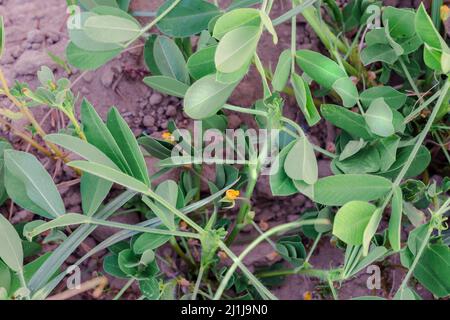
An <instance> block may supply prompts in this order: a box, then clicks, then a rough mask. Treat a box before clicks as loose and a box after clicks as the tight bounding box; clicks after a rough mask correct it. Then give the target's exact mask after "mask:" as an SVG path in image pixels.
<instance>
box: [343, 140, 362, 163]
mask: <svg viewBox="0 0 450 320" xmlns="http://www.w3.org/2000/svg"><path fill="white" fill-rule="evenodd" d="M366 145H367V142H365V141H364V140H363V139H359V140H351V141H349V142H348V143H347V144H346V145H345V148H344V150H342V152H341V153H340V154H339V161H344V160H345V159H347V158H350V157H351V156H354V155H355V154H357V153H358V152H359V151H360V150H361V149H362V148H364V147H365V146H366Z"/></svg>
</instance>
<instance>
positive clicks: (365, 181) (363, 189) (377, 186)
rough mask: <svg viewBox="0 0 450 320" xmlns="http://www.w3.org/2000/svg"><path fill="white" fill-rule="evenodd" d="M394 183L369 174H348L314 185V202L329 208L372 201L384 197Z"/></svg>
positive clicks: (329, 178)
mask: <svg viewBox="0 0 450 320" xmlns="http://www.w3.org/2000/svg"><path fill="white" fill-rule="evenodd" d="M391 186H392V183H391V181H389V180H388V179H386V178H383V177H378V176H374V175H369V174H346V175H336V176H329V177H325V178H321V179H319V180H317V182H316V184H315V185H314V201H316V202H317V203H320V204H324V205H327V206H342V205H344V204H346V203H347V202H349V201H355V200H359V201H372V200H377V199H379V198H381V197H383V196H384V195H385V194H386V193H387V192H389V190H390V189H391Z"/></svg>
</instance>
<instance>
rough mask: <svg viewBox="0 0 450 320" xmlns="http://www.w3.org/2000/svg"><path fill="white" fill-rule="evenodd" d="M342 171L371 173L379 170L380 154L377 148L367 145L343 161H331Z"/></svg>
mask: <svg viewBox="0 0 450 320" xmlns="http://www.w3.org/2000/svg"><path fill="white" fill-rule="evenodd" d="M332 164H335V165H336V167H337V168H338V169H339V170H341V171H342V172H344V173H372V172H378V171H380V155H379V153H378V151H377V149H375V148H373V147H371V146H368V147H366V148H364V149H362V150H361V151H360V152H358V153H357V154H355V155H353V156H351V157H350V158H347V159H345V160H343V161H341V160H339V161H337V159H335V160H333V161H332Z"/></svg>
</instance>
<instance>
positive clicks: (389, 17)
mask: <svg viewBox="0 0 450 320" xmlns="http://www.w3.org/2000/svg"><path fill="white" fill-rule="evenodd" d="M414 17H415V13H414V10H411V9H399V8H394V7H390V6H389V7H386V8H384V10H383V24H384V25H385V26H386V25H388V24H389V33H390V34H391V35H392V37H394V38H396V39H398V38H409V37H412V36H413V35H414V33H415V31H416V30H415V28H414V27H412V26H411V23H412V22H413V21H414Z"/></svg>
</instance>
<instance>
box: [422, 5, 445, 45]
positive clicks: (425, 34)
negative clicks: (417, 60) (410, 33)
mask: <svg viewBox="0 0 450 320" xmlns="http://www.w3.org/2000/svg"><path fill="white" fill-rule="evenodd" d="M415 24H416V32H417V34H418V35H419V37H420V38H421V39H422V41H423V42H425V43H426V44H427V45H429V46H430V47H432V48H435V49H440V50H443V49H444V48H445V47H446V46H447V45H446V44H445V41H444V39H442V37H441V36H440V34H439V32H438V31H437V30H436V28H435V27H434V24H433V21H432V20H431V18H430V16H429V15H428V13H427V11H426V10H425V6H424V5H423V3H421V4H420V6H419V9H417V12H416V17H415ZM447 48H448V47H447Z"/></svg>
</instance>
